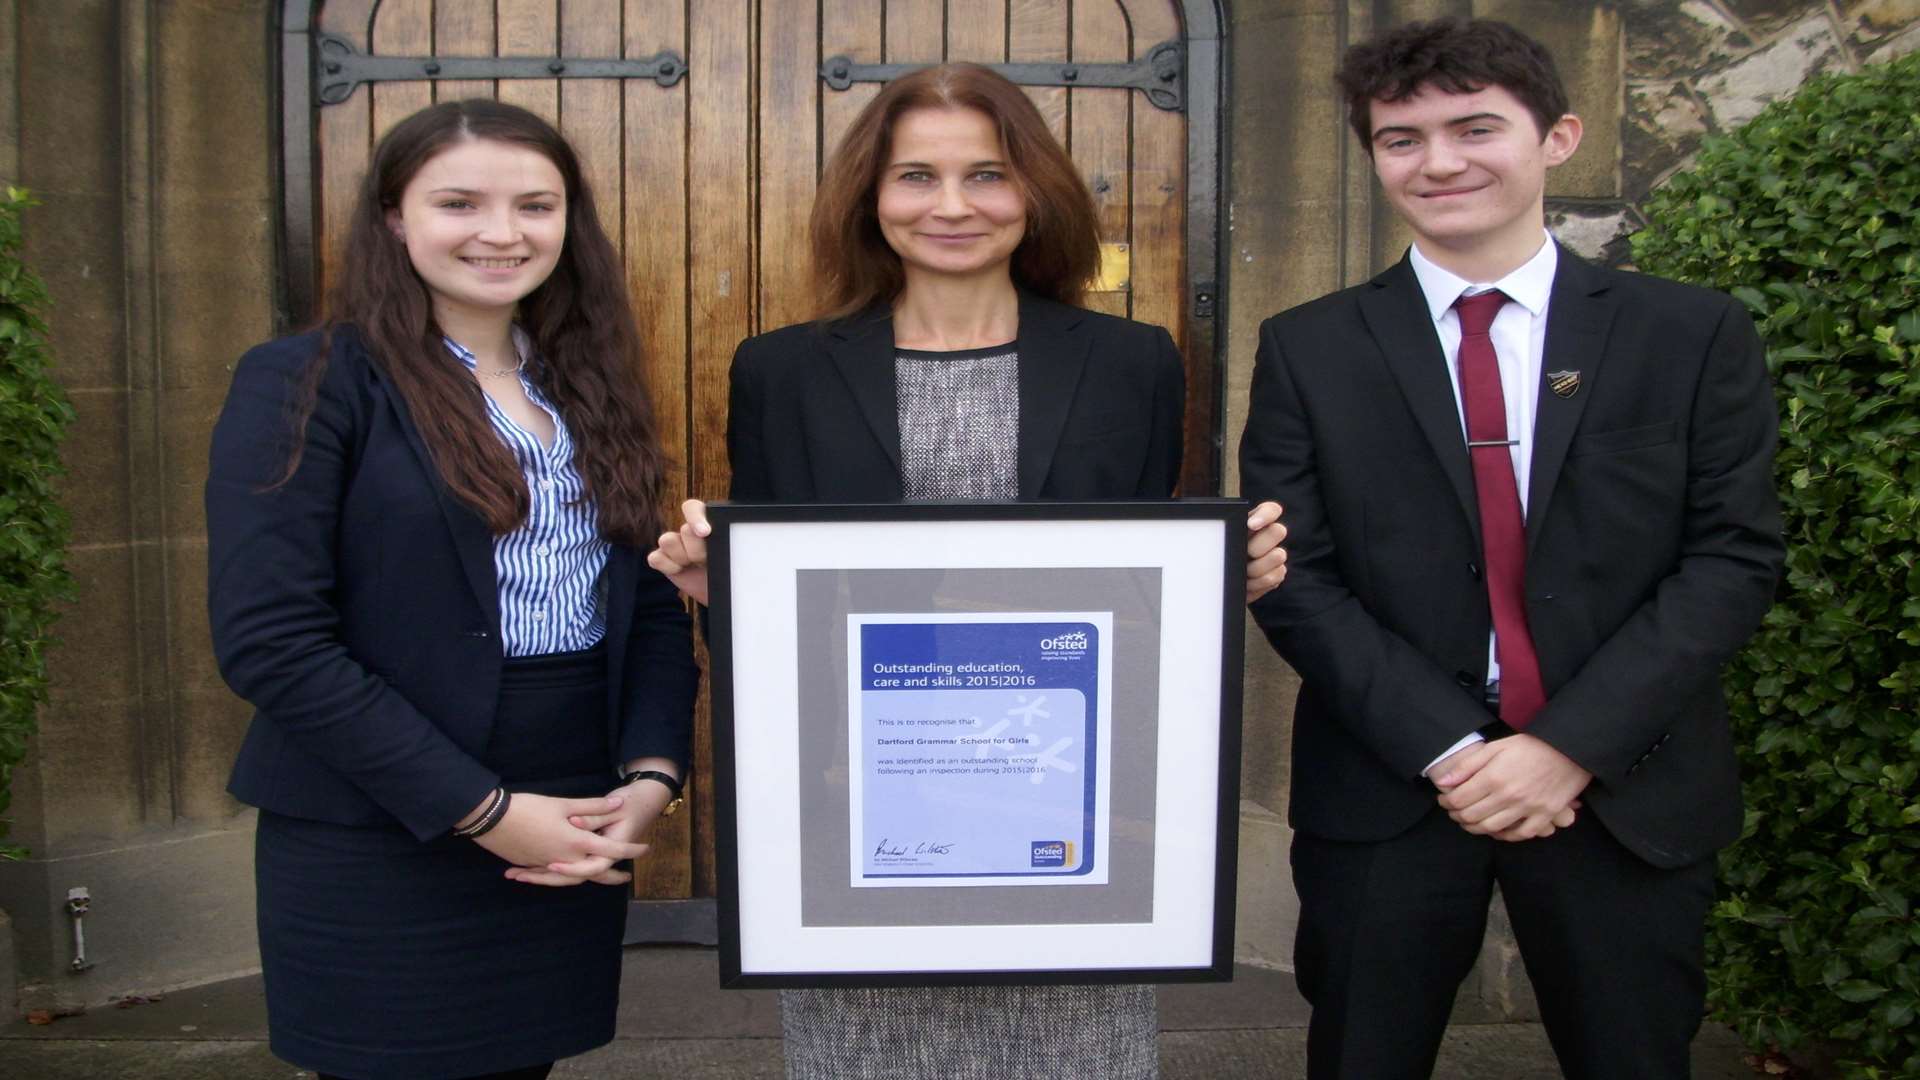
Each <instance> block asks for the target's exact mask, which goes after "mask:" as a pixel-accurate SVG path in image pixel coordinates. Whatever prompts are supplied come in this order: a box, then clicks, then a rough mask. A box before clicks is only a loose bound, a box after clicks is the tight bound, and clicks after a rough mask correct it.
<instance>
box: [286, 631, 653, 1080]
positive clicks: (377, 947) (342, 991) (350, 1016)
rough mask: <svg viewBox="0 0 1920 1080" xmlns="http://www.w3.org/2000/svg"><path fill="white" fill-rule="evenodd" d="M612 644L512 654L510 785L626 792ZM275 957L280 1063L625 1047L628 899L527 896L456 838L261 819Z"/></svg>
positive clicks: (505, 685)
mask: <svg viewBox="0 0 1920 1080" xmlns="http://www.w3.org/2000/svg"><path fill="white" fill-rule="evenodd" d="M606 700H607V697H606V662H605V655H604V651H603V649H602V648H598V647H596V648H595V649H591V650H587V651H585V652H578V653H556V654H552V655H549V656H538V657H528V658H525V659H513V660H509V661H507V664H506V668H505V672H504V674H503V677H502V680H501V689H500V707H499V712H498V716H497V718H496V720H495V722H494V734H493V737H492V740H491V742H490V744H489V746H488V749H487V753H486V754H485V755H484V758H483V759H484V760H485V762H486V764H487V765H488V766H489V767H491V768H493V769H494V770H495V771H497V772H499V773H500V774H501V777H502V778H503V782H504V783H505V784H506V786H507V787H508V789H509V790H511V791H516V792H519V791H532V792H537V793H539V794H543V795H560V796H568V797H580V796H597V795H604V794H606V793H607V791H608V790H609V789H610V788H612V787H613V785H614V783H615V781H614V779H613V776H612V773H611V768H612V764H611V761H610V759H609V756H608V755H609V750H608V747H607V728H606ZM254 866H255V869H254V874H255V880H256V883H257V886H258V889H259V901H260V904H259V922H260V962H261V967H262V968H263V969H264V971H265V975H266V991H267V1020H268V1027H269V1030H270V1034H271V1040H272V1048H273V1052H274V1053H275V1054H276V1055H278V1056H279V1057H281V1058H283V1059H285V1060H286V1061H289V1062H291V1063H293V1064H295V1065H299V1066H301V1067H303V1068H307V1069H313V1070H315V1071H318V1072H324V1073H332V1074H334V1075H336V1076H345V1077H353V1078H355V1080H388V1078H392V1080H400V1078H405V1080H433V1078H449V1077H464V1076H474V1075H478V1074H482V1073H490V1072H498V1071H502V1070H507V1069H515V1068H521V1067H523V1066H527V1065H535V1064H539V1063H541V1062H546V1061H554V1060H557V1059H559V1058H563V1057H569V1056H571V1055H574V1054H579V1053H583V1052H585V1051H587V1050H591V1049H593V1048H594V1047H596V1046H600V1045H602V1044H604V1043H606V1042H608V1041H609V1040H611V1039H612V1038H613V1025H614V1009H615V1005H616V1004H617V1002H618V998H619V991H620V938H621V934H622V931H623V929H624V925H625V919H626V900H627V890H626V889H625V888H624V887H616V886H608V885H595V884H592V883H588V884H584V885H575V886H571V887H566V888H551V887H547V886H541V885H524V884H521V883H519V882H514V881H509V880H507V879H506V878H505V877H503V876H501V875H502V874H503V873H504V872H505V870H506V869H507V864H506V863H505V862H503V861H501V860H500V858H499V857H497V856H495V855H493V854H491V853H489V852H487V851H486V850H484V849H482V848H481V847H480V846H479V845H477V844H475V843H474V842H473V841H471V840H464V839H459V838H456V837H453V836H451V835H448V836H444V837H441V838H439V839H436V840H432V841H428V842H426V843H421V842H420V841H418V840H415V839H414V838H413V836H412V834H410V833H408V832H407V831H406V830H405V829H404V828H402V827H401V826H400V825H399V824H398V823H395V824H394V825H392V826H391V827H381V826H375V827H356V826H347V825H334V824H328V823H324V822H317V821H308V820H305V819H301V818H292V817H286V816H284V815H279V814H272V813H267V812H265V811H262V812H261V814H260V825H259V831H258V833H257V836H256V840H255V864H254Z"/></svg>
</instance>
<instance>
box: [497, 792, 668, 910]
mask: <svg viewBox="0 0 1920 1080" xmlns="http://www.w3.org/2000/svg"><path fill="white" fill-rule="evenodd" d="M634 786H638V785H634ZM649 786H652V787H659V785H649ZM665 790H666V789H664V788H660V791H661V792H662V793H664V792H665ZM663 804H664V800H658V799H653V798H649V797H648V796H647V794H646V793H644V792H635V791H634V790H632V788H631V787H626V788H619V789H616V790H615V791H613V792H610V793H609V794H607V795H605V796H602V797H600V798H597V799H557V798H553V797H552V796H547V795H534V794H531V793H529V792H517V793H515V794H514V796H513V801H512V802H511V803H509V804H508V806H507V813H506V816H505V817H503V818H501V819H500V824H498V825H495V826H494V827H493V828H492V829H490V830H488V831H487V832H486V833H485V834H484V835H482V836H479V837H476V838H475V839H474V842H475V843H477V844H479V845H480V846H481V847H483V848H485V849H487V850H488V851H490V852H492V853H494V854H495V855H498V856H500V858H502V859H505V860H506V861H507V862H509V863H512V864H513V865H512V866H510V867H508V868H507V871H506V876H507V877H508V878H510V879H512V880H514V881H519V882H524V883H526V884H529V885H556V886H564V885H580V884H583V883H585V882H589V881H591V882H595V883H597V884H601V885H624V884H626V883H627V882H629V881H631V880H633V875H632V874H629V873H627V872H626V871H624V870H619V869H616V868H615V864H616V863H619V862H621V861H622V860H625V859H637V858H639V857H641V856H642V855H645V854H646V853H647V845H646V844H642V843H640V842H639V837H640V835H641V834H642V833H644V832H645V831H646V829H647V826H648V825H651V824H652V823H653V819H654V818H656V817H658V816H659V814H660V809H661V805H663Z"/></svg>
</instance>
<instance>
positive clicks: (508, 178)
mask: <svg viewBox="0 0 1920 1080" xmlns="http://www.w3.org/2000/svg"><path fill="white" fill-rule="evenodd" d="M565 192H566V184H565V181H564V180H562V179H561V176H560V170H559V169H558V168H557V167H555V165H554V164H553V162H551V161H549V160H548V159H547V158H546V156H545V155H543V154H541V153H540V152H539V151H537V150H533V149H530V148H528V147H525V146H520V145H517V144H513V143H504V142H497V141H492V140H488V139H465V140H463V141H461V142H457V143H454V144H453V145H452V146H450V147H448V148H447V149H446V150H443V151H441V152H440V153H439V154H436V155H434V156H433V157H432V158H430V159H428V160H427V163H426V164H424V165H422V166H421V167H420V171H419V172H417V173H415V174H414V175H413V179H412V180H411V181H409V182H408V184H407V187H406V190H405V191H403V192H402V193H401V196H400V205H399V206H397V207H394V208H393V209H391V210H388V211H387V226H388V227H389V228H391V229H392V230H393V231H394V235H396V236H398V237H399V238H400V239H401V240H402V241H403V242H405V244H406V245H407V257H408V258H409V259H411V260H412V262H413V268H414V270H415V272H417V273H418V274H419V275H420V280H422V281H424V282H425V283H426V286H427V292H428V293H429V294H430V295H431V296H432V298H433V309H434V313H435V315H436V316H437V317H438V318H439V320H440V321H441V323H442V324H443V325H446V324H448V323H455V322H465V321H470V320H472V319H475V318H485V317H489V316H493V317H497V316H499V315H500V314H502V313H503V312H504V313H505V314H508V315H511V313H512V311H513V307H514V305H515V304H517V303H519V302H520V300H521V299H522V298H524V297H525V296H526V295H527V294H528V293H531V292H532V291H533V290H535V289H537V288H539V287H540V285H541V283H543V282H545V281H546V280H547V276H548V275H549V274H551V273H553V268H554V265H555V264H556V263H557V262H558V261H559V259H560V249H561V248H562V247H563V246H564V245H565V243H566V238H567V202H566V194H565Z"/></svg>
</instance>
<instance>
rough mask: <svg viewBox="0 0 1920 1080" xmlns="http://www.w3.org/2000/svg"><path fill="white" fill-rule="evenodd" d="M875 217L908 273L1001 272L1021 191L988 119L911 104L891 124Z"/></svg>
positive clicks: (1020, 218)
mask: <svg viewBox="0 0 1920 1080" xmlns="http://www.w3.org/2000/svg"><path fill="white" fill-rule="evenodd" d="M892 143H893V145H892V152H891V153H890V154H889V155H888V158H887V163H886V165H885V166H884V167H883V168H882V169H881V172H880V180H879V183H878V185H877V197H876V200H875V202H876V206H875V210H876V216H877V217H878V218H879V221H880V234H881V235H882V236H883V237H885V238H886V241H887V246H888V247H890V248H892V249H893V251H894V253H895V254H896V255H899V256H900V262H901V265H902V267H903V268H904V270H905V272H906V277H907V283H908V285H909V286H911V285H912V283H913V281H914V280H915V278H916V277H922V278H924V277H925V276H926V275H939V276H941V277H949V278H970V277H983V276H984V277H992V276H1000V277H1006V276H1008V275H1009V271H1008V268H1007V267H1008V260H1010V259H1011V258H1012V257H1013V251H1014V249H1015V248H1017V247H1019V246H1020V239H1021V237H1023V236H1025V235H1026V228H1027V206H1026V197H1025V195H1024V194H1022V192H1021V190H1020V186H1019V185H1018V184H1017V183H1015V182H1014V179H1013V172H1012V167H1011V166H1010V165H1009V163H1008V161H1007V153H1006V149H1005V148H1004V147H1002V146H1001V145H1000V133H999V129H998V128H996V127H995V125H994V122H993V119H992V118H991V117H989V116H987V114H985V113H983V112H980V111H978V110H976V109H913V110H911V111H909V112H907V113H905V114H903V115H902V116H901V117H900V119H899V120H898V121H897V122H896V123H895V124H894V127H893V140H892Z"/></svg>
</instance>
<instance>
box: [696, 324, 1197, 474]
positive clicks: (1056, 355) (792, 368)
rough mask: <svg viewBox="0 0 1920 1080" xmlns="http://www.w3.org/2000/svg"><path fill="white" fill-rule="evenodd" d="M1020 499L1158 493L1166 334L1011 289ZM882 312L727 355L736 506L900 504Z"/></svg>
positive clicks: (1168, 448)
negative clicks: (1016, 307)
mask: <svg viewBox="0 0 1920 1080" xmlns="http://www.w3.org/2000/svg"><path fill="white" fill-rule="evenodd" d="M1015 348H1017V349H1018V350H1019V354H1020V370H1019V376H1018V378H1019V386H1020V426H1019V435H1018V440H1017V441H1018V447H1017V462H1018V465H1017V467H1018V470H1019V474H1020V476H1019V493H1020V498H1021V499H1028V500H1030V499H1135V498H1143V499H1164V498H1166V497H1167V496H1168V495H1170V494H1172V492H1173V487H1174V484H1175V483H1176V482H1177V481H1178V480H1179V479H1180V449H1181V446H1180V426H1181V418H1182V413H1183V409H1184V406H1185V400H1186V398H1185V395H1186V378H1185V370H1184V368H1183V367H1182V365H1181V362H1180V353H1179V351H1178V350H1177V349H1175V348H1174V345H1173V339H1172V338H1171V337H1169V336H1168V335H1167V332H1166V330H1165V329H1163V328H1161V327H1158V326H1151V325H1148V324H1146V323H1137V322H1133V321H1131V320H1129V319H1121V318H1116V317H1114V316H1112V315H1103V314H1100V313H1099V312H1094V311H1087V310H1084V309H1081V308H1076V307H1069V306H1067V305H1065V304H1059V303H1055V302H1053V301H1051V300H1044V299H1041V298H1039V297H1037V296H1032V295H1029V294H1025V293H1022V294H1021V296H1020V328H1019V331H1018V337H1017V338H1016V340H1015ZM895 355H896V350H895V348H894V342H893V320H892V318H891V317H890V316H889V315H887V314H886V313H884V312H881V313H875V314H869V315H866V316H862V317H856V318H853V319H849V320H845V321H843V322H837V323H830V324H826V325H821V324H818V323H801V324H798V325H795V326H789V327H786V328H784V329H780V330H775V331H772V332H771V333H766V334H761V335H759V336H757V337H752V338H748V339H747V340H746V341H744V342H742V343H741V345H740V348H739V350H738V351H737V352H736V353H735V354H734V359H733V373H732V395H731V406H730V412H729V415H728V420H727V456H728V459H729V461H730V463H731V464H732V467H733V486H732V489H731V492H730V494H731V497H732V498H733V499H734V500H735V501H739V502H796V503H805V502H852V503H859V502H899V501H900V500H901V498H902V497H903V492H904V486H903V484H902V482H901V478H900V406H899V402H898V400H897V398H896V396H895V389H894V386H895V384H894V358H895Z"/></svg>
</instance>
